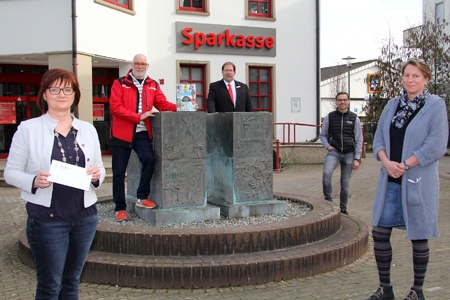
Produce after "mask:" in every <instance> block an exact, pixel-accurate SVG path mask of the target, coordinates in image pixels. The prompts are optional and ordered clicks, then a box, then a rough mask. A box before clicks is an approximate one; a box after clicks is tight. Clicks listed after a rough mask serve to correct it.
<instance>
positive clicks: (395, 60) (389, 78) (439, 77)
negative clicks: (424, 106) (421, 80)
mask: <svg viewBox="0 0 450 300" xmlns="http://www.w3.org/2000/svg"><path fill="white" fill-rule="evenodd" d="M449 47H450V37H449V35H447V34H446V33H445V31H444V26H443V25H439V24H436V22H435V21H434V19H433V20H424V23H423V25H421V26H418V27H414V28H411V29H410V30H408V32H407V34H406V38H405V44H404V45H402V46H399V45H397V44H395V43H394V40H393V39H392V37H389V39H388V40H387V41H386V43H385V44H384V45H383V47H382V49H381V54H380V56H379V57H378V60H377V66H378V68H379V72H380V74H381V80H382V90H381V92H380V94H374V95H373V96H372V97H371V98H370V99H369V101H368V103H367V105H366V107H365V108H364V110H365V111H366V114H367V119H368V121H369V122H378V119H379V118H380V115H381V112H382V110H383V108H384V106H385V105H386V103H387V101H388V100H389V99H391V98H393V97H395V96H397V95H399V94H400V92H401V91H402V89H403V87H402V74H401V66H402V64H403V63H404V62H405V61H407V60H408V59H409V58H417V59H421V60H424V61H425V62H426V63H427V64H428V65H429V66H430V67H431V70H432V72H433V76H432V78H431V79H430V81H429V83H428V89H429V90H430V92H431V93H433V94H437V95H439V96H441V97H443V98H444V99H445V100H446V103H447V104H448V103H449V99H450V55H449V54H450V53H449Z"/></svg>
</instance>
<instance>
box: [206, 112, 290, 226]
mask: <svg viewBox="0 0 450 300" xmlns="http://www.w3.org/2000/svg"><path fill="white" fill-rule="evenodd" d="M272 124H273V121H272V114H271V113H260V112H258V113H256V112H255V113H221V114H208V115H207V116H206V130H207V164H208V166H207V178H208V179H207V185H208V187H207V194H208V203H210V204H212V205H216V206H219V207H220V208H221V213H222V214H224V215H226V216H227V217H228V218H233V217H246V216H253V215H265V214H284V213H285V211H286V203H285V202H281V201H276V200H273V172H272V164H273V151H272V136H273V129H272V126H273V125H272Z"/></svg>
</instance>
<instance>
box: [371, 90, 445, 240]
mask: <svg viewBox="0 0 450 300" xmlns="http://www.w3.org/2000/svg"><path fill="white" fill-rule="evenodd" d="M399 99H400V98H399V97H396V98H393V99H391V100H390V101H389V102H388V103H387V104H386V107H385V108H384V110H383V112H382V114H381V117H380V120H379V122H378V129H377V131H376V133H375V137H374V142H373V153H374V155H375V158H376V159H377V160H380V158H379V157H378V152H379V151H380V150H382V149H385V150H386V153H387V156H388V157H389V155H390V150H391V149H390V142H389V128H390V126H391V121H392V118H393V117H394V113H395V111H396V109H397V106H398V103H399ZM447 139H448V121H447V112H446V106H445V103H444V100H443V99H441V98H440V97H438V96H436V95H431V96H430V97H429V98H428V99H427V100H426V102H425V105H424V106H423V107H422V109H421V110H420V111H419V112H418V113H417V115H416V116H415V117H414V119H413V120H412V121H411V122H410V124H409V125H408V127H407V129H406V132H405V138H404V144H403V150H402V161H404V160H405V159H407V158H409V157H410V156H412V155H415V156H416V158H417V160H418V162H419V164H418V165H417V166H415V167H412V168H411V169H410V170H408V171H406V172H405V173H404V174H403V176H402V207H403V216H404V219H405V225H406V237H407V238H408V239H410V240H417V239H428V238H431V237H435V236H439V231H438V224H437V218H438V211H439V174H438V160H439V158H441V157H442V156H443V155H444V154H445V152H446V151H447ZM387 180H388V174H387V171H386V169H385V168H384V167H383V166H382V167H381V170H380V176H379V178H378V185H377V190H376V194H375V200H374V204H373V215H372V225H373V226H377V225H378V221H379V220H380V216H381V213H382V211H383V206H384V200H385V195H386V188H387V182H388V181H387Z"/></svg>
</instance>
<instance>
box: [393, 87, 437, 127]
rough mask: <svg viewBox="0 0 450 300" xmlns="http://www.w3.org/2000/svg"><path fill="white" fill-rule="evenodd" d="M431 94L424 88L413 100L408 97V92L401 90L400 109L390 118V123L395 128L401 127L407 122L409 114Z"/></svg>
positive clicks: (422, 104)
mask: <svg viewBox="0 0 450 300" xmlns="http://www.w3.org/2000/svg"><path fill="white" fill-rule="evenodd" d="M430 95H431V93H430V91H428V89H427V88H425V89H424V90H423V92H422V94H420V95H418V96H417V97H416V98H414V100H412V101H410V100H409V99H408V93H407V92H406V90H403V92H402V94H401V95H400V110H399V111H398V112H397V114H395V116H394V118H393V119H392V124H394V125H395V127H397V128H402V127H403V126H405V124H406V123H407V122H408V120H409V118H410V117H411V115H412V114H413V113H414V112H415V111H416V110H417V109H418V108H420V107H422V106H424V105H425V100H426V99H427V98H428V97H429V96H430Z"/></svg>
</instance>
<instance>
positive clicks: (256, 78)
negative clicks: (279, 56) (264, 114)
mask: <svg viewBox="0 0 450 300" xmlns="http://www.w3.org/2000/svg"><path fill="white" fill-rule="evenodd" d="M249 83H250V86H249V88H250V98H251V99H252V105H253V109H254V110H255V111H268V112H272V68H271V67H250V68H249Z"/></svg>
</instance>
